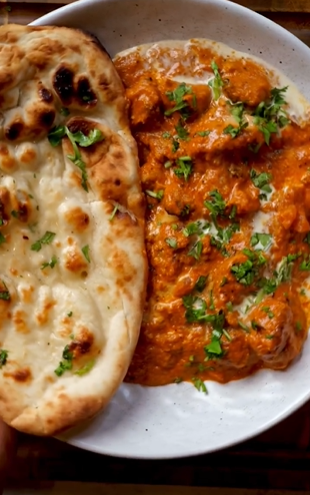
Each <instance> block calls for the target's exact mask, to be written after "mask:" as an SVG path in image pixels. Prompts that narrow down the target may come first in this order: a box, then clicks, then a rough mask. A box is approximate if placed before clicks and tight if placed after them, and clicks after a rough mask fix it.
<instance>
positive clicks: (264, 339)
mask: <svg viewBox="0 0 310 495" xmlns="http://www.w3.org/2000/svg"><path fill="white" fill-rule="evenodd" d="M194 49H195V56H196V58H197V57H198V58H199V67H200V69H201V70H203V71H205V72H206V73H208V74H209V79H208V81H207V82H204V83H201V82H197V84H195V81H194V84H193V83H192V84H189V83H188V82H186V81H185V82H182V80H181V79H182V78H181V79H180V78H177V77H175V76H178V74H180V75H182V74H184V72H185V71H186V70H188V69H184V67H183V66H182V61H181V58H180V60H179V61H178V64H175V68H174V74H173V77H172V76H171V74H170V73H169V74H168V75H167V73H165V72H162V73H159V72H158V71H156V70H155V68H153V67H150V66H146V65H145V64H144V61H143V56H142V55H141V54H139V52H136V51H134V52H131V53H128V54H127V55H124V56H121V57H120V58H118V59H117V60H116V68H117V70H118V72H119V74H120V76H121V78H122V80H123V83H124V85H125V88H126V95H127V98H128V101H129V107H130V121H131V129H132V133H133V135H134V137H135V139H136V141H137V144H138V151H139V159H140V165H141V179H142V185H143V189H144V192H145V195H146V198H147V213H146V220H147V222H146V247H147V254H148V259H149V280H148V295H147V303H146V307H145V313H144V318H143V324H142V328H141V336H140V340H139V343H138V346H137V349H136V353H135V355H134V358H133V361H132V364H131V366H130V369H129V371H128V374H127V377H126V381H128V382H134V383H139V384H142V385H150V386H154V385H163V384H168V383H172V382H176V383H178V382H181V381H183V380H187V381H192V382H193V383H194V384H195V385H196V387H197V388H198V389H199V390H202V391H206V389H205V385H204V383H203V380H206V379H211V380H216V381H218V382H227V381H229V380H235V379H239V378H242V377H245V376H247V375H249V374H251V373H253V372H254V371H256V370H258V369H260V368H271V369H275V370H283V369H285V368H287V366H288V365H289V364H290V363H291V362H292V360H293V359H294V358H295V357H296V356H297V355H298V354H299V353H300V352H301V350H302V346H303V343H304V340H305V339H306V336H307V328H308V324H309V321H307V313H308V311H307V309H308V299H309V297H308V296H307V294H308V292H307V278H308V277H309V275H310V223H309V222H310V146H309V142H310V124H309V123H304V125H303V126H299V125H297V123H296V122H294V121H293V119H292V118H291V117H290V115H289V111H288V105H287V101H286V94H287V88H285V87H284V88H283V87H276V86H275V87H273V85H272V84H271V82H270V81H271V77H270V73H269V72H268V70H267V69H265V68H264V67H262V66H260V65H258V64H257V63H255V62H253V61H251V60H247V59H244V58H238V59H237V58H235V59H234V58H232V57H227V56H226V57H224V56H221V55H220V54H217V53H215V52H214V51H212V50H210V49H204V48H202V47H201V48H200V47H199V45H196V46H195V47H194ZM161 50H162V53H160V52H159V55H158V57H159V58H160V57H161V55H163V54H164V51H165V50H168V48H162V49H161ZM174 79H178V80H177V81H176V80H174ZM308 295H309V294H308Z"/></svg>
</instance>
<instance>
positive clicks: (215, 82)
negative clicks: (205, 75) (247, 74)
mask: <svg viewBox="0 0 310 495" xmlns="http://www.w3.org/2000/svg"><path fill="white" fill-rule="evenodd" d="M211 69H212V70H213V73H214V76H215V77H214V78H212V79H211V81H209V82H208V85H209V86H210V88H212V92H213V98H214V99H215V100H218V99H219V97H220V96H221V90H222V87H223V86H224V81H223V79H222V78H221V75H220V73H219V68H218V66H217V64H216V63H215V62H214V60H212V62H211Z"/></svg>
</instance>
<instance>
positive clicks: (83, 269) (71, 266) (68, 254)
mask: <svg viewBox="0 0 310 495" xmlns="http://www.w3.org/2000/svg"><path fill="white" fill-rule="evenodd" d="M64 266H65V268H66V269H67V270H68V271H70V272H72V273H76V274H80V275H82V276H83V277H84V276H87V269H88V262H87V260H86V258H85V256H84V255H83V253H82V251H81V248H80V247H79V246H78V244H77V243H76V242H75V241H74V240H73V239H72V238H71V237H69V239H68V246H67V248H66V250H65V253H64Z"/></svg>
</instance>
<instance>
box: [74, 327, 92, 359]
mask: <svg viewBox="0 0 310 495" xmlns="http://www.w3.org/2000/svg"><path fill="white" fill-rule="evenodd" d="M93 344H94V336H93V334H92V332H91V331H90V330H89V329H88V328H86V327H82V328H81V329H80V330H79V333H78V337H76V338H75V339H74V340H73V341H72V342H71V343H70V344H69V352H71V353H72V355H73V359H74V360H76V359H78V358H80V357H81V356H84V355H86V354H87V355H88V356H89V354H90V353H91V351H92V347H93Z"/></svg>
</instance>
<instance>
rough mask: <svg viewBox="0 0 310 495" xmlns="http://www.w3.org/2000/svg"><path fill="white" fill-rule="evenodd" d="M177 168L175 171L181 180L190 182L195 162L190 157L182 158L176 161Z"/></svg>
mask: <svg viewBox="0 0 310 495" xmlns="http://www.w3.org/2000/svg"><path fill="white" fill-rule="evenodd" d="M176 164H177V167H176V168H174V169H173V171H174V173H175V175H176V176H177V177H179V179H184V180H186V181H187V180H188V179H189V177H190V175H191V174H192V172H193V162H192V159H191V157H190V156H181V157H180V158H177V159H176Z"/></svg>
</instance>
